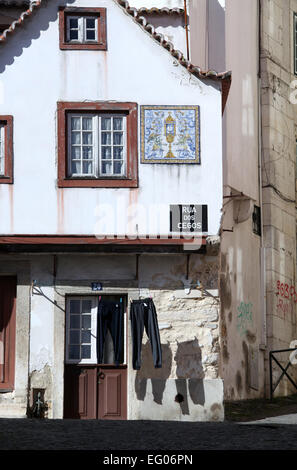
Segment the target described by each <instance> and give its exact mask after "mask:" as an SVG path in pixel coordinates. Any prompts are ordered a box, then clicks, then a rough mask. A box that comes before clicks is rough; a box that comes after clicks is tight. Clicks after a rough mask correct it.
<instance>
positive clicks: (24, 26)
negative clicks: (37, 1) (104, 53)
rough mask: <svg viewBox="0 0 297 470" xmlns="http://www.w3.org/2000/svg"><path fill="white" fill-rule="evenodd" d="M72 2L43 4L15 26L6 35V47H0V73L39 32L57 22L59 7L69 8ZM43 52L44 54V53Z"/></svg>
mask: <svg viewBox="0 0 297 470" xmlns="http://www.w3.org/2000/svg"><path fill="white" fill-rule="evenodd" d="M74 2H75V0H68V1H67V0H51V1H50V2H46V3H44V2H43V3H42V4H41V6H40V7H37V8H36V9H34V10H33V13H32V15H31V16H28V17H26V18H25V20H24V22H23V23H21V24H20V26H16V29H15V30H14V31H13V32H12V33H8V34H7V39H6V41H7V45H6V41H5V42H4V43H3V44H2V45H0V50H1V54H0V73H1V72H4V70H5V67H6V66H7V65H11V64H13V62H14V60H15V58H16V57H19V56H21V54H22V52H23V49H25V48H28V47H30V45H31V43H32V41H33V40H35V39H38V38H39V37H40V33H41V31H46V30H47V29H48V28H49V24H50V23H51V22H54V21H56V20H57V18H58V8H59V7H64V6H66V5H68V6H69V5H70V4H71V3H74ZM58 41H59V38H58V37H57V44H58ZM8 44H9V46H8ZM7 46H8V47H7ZM57 47H58V46H57ZM44 52H45V53H46V51H44Z"/></svg>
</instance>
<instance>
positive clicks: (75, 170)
mask: <svg viewBox="0 0 297 470" xmlns="http://www.w3.org/2000/svg"><path fill="white" fill-rule="evenodd" d="M80 173H81V164H80V162H72V163H71V174H72V175H79V174H80Z"/></svg>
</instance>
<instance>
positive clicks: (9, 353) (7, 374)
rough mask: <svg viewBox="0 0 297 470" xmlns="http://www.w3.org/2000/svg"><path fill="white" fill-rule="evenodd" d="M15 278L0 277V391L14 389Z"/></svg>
mask: <svg viewBox="0 0 297 470" xmlns="http://www.w3.org/2000/svg"><path fill="white" fill-rule="evenodd" d="M16 285H17V282H16V278H15V277H10V276H2V277H0V390H3V391H4V390H5V391H11V390H13V388H14V371H15V321H16V319H15V315H16Z"/></svg>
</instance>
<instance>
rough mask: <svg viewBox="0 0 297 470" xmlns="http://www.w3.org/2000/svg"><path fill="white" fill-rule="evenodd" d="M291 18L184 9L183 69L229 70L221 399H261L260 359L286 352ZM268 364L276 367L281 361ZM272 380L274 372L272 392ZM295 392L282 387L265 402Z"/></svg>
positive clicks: (289, 328)
mask: <svg viewBox="0 0 297 470" xmlns="http://www.w3.org/2000/svg"><path fill="white" fill-rule="evenodd" d="M296 11H297V2H296V1H290V0H286V1H283V0H279V1H278V0H262V1H259V2H258V1H254V0H226V2H225V5H224V6H222V4H219V2H217V1H216V0H206V1H204V0H201V1H200V0H198V1H195V2H194V1H193V2H191V3H190V21H191V26H190V29H191V53H192V61H194V62H195V63H200V64H203V66H204V67H205V68H206V69H208V68H210V69H215V70H217V69H218V68H222V65H223V68H224V69H228V70H232V86H231V90H230V94H229V98H228V103H227V106H226V111H225V116H224V119H225V122H224V125H225V139H224V204H223V215H222V224H221V267H220V300H221V318H220V346H221V349H220V351H221V356H220V371H221V376H222V378H223V379H224V396H225V399H226V400H234V399H244V398H253V397H257V396H269V394H270V385H271V378H270V375H269V353H270V352H271V351H274V350H283V349H288V348H289V347H290V343H291V341H293V340H295V339H296V334H297V332H296V300H297V298H296V194H295V188H296V184H295V181H296V150H295V148H296V146H295V141H296V119H297V114H296V100H294V87H295V86H296V83H295V82H294V80H295V79H296V76H295V71H294V67H295V63H294V55H296V50H295V47H296V46H295V39H296V37H295V36H296V27H295V16H294V15H295V13H296ZM201 22H202V23H203V24H204V26H202V25H201ZM195 24H198V25H199V27H197V28H196V26H194V25H195ZM217 24H219V25H220V26H219V27H217ZM215 26H216V27H215ZM193 30H194V31H193ZM201 33H202V40H201V41H199V34H200V35H201ZM197 35H198V36H197ZM202 44H203V46H202ZM214 44H218V48H219V49H220V48H222V47H223V46H224V52H222V50H219V52H217V53H214V52H213V51H215V48H214ZM222 45H223V46H222ZM222 57H223V59H224V61H223V60H222ZM222 61H223V64H222ZM258 215H260V218H258ZM257 225H258V227H257ZM276 357H277V358H278V360H279V361H280V363H281V364H282V365H283V367H284V366H285V365H287V363H288V360H289V352H285V353H277V354H276ZM289 372H290V373H291V374H292V376H293V377H294V375H296V372H295V370H294V368H293V367H292V366H291V369H290V370H289ZM280 374H281V370H280V368H279V367H277V366H276V365H275V363H274V366H273V374H272V383H273V384H275V383H276V380H277V379H278V377H279V376H280ZM294 391H295V388H294V387H293V386H292V385H291V384H290V382H289V381H288V380H287V378H284V379H283V380H282V381H281V382H280V384H279V385H278V387H277V389H276V390H275V392H274V393H275V394H280V395H282V394H289V393H292V392H294Z"/></svg>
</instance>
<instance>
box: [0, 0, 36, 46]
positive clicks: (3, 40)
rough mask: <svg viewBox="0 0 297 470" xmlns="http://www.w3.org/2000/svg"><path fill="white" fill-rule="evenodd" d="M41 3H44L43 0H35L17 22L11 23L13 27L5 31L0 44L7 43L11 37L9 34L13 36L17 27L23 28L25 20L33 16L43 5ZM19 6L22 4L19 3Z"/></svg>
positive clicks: (0, 37) (0, 38)
mask: <svg viewBox="0 0 297 470" xmlns="http://www.w3.org/2000/svg"><path fill="white" fill-rule="evenodd" d="M43 1H44V0H43ZM41 2H42V0H35V1H33V2H31V3H30V6H29V8H28V9H27V10H25V11H24V12H23V13H22V14H21V15H20V17H19V18H18V19H17V20H15V21H13V23H11V25H10V26H9V28H8V29H6V30H5V31H3V33H2V35H1V36H0V44H1V43H3V42H5V41H6V40H7V37H8V36H9V34H12V33H13V32H14V30H15V29H16V27H17V26H21V25H22V24H23V22H24V20H25V19H26V18H27V17H28V16H31V14H32V13H33V11H34V10H35V8H37V7H39V6H40V5H41ZM18 4H19V5H20V2H18ZM10 5H11V2H10Z"/></svg>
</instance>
